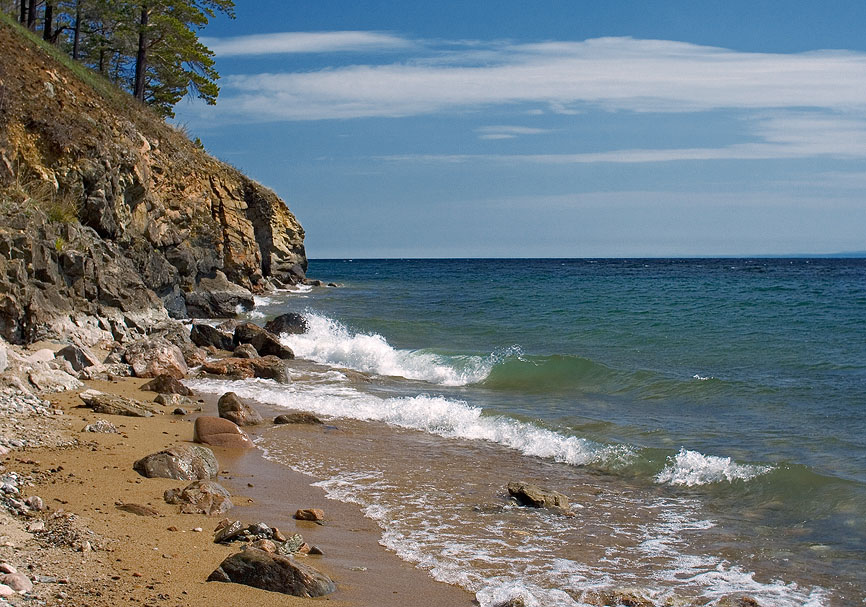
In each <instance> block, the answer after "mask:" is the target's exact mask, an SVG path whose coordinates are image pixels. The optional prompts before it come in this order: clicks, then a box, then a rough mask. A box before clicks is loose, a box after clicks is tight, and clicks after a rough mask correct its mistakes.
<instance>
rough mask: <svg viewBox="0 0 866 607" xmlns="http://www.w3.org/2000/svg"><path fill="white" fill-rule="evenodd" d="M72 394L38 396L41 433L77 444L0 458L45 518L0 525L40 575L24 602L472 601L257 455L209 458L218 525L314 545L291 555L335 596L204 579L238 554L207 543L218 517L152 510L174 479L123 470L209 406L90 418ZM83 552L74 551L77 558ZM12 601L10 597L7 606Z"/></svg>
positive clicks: (148, 395) (17, 554)
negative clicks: (95, 426) (147, 511)
mask: <svg viewBox="0 0 866 607" xmlns="http://www.w3.org/2000/svg"><path fill="white" fill-rule="evenodd" d="M145 381H146V380H141V379H134V378H128V379H122V380H117V381H114V382H100V381H92V382H87V386H86V388H94V389H97V390H101V391H104V392H113V393H116V394H120V395H123V396H129V397H132V398H137V399H139V400H142V401H146V402H147V401H151V400H152V399H153V397H154V396H155V394H154V393H152V392H142V391H140V390H139V389H138V387H139V386H140V385H141V384H143V383H144V382H145ZM77 394H78V391H74V392H72V391H70V392H64V393H58V394H53V395H48V396H46V398H48V399H49V400H50V401H51V402H52V403H53V404H54V406H55V407H56V408H58V409H60V410H62V411H63V415H58V416H55V418H53V419H51V420H49V421H50V423H51V424H53V425H56V426H58V427H59V428H61V429H62V432H65V433H67V436H68V437H69V438H75V439H77V440H78V444H77V445H75V446H70V447H51V448H41V449H32V450H31V449H28V450H19V451H13V452H11V453H10V454H8V455H6V456H4V457H3V458H2V459H3V463H4V465H5V468H6V471H7V472H8V471H17V472H18V473H19V474H21V475H22V476H25V477H30V479H29V482H30V483H32V486H28V487H26V489H25V490H24V491H22V495H23V496H24V497H26V496H30V495H38V496H39V497H41V498H42V499H43V500H44V502H45V504H46V506H47V507H48V510H47V511H46V512H43V513H40V514H39V515H38V516H37V517H36V518H34V519H33V520H32V521H25V524H33V523H37V526H38V524H40V523H41V524H44V525H45V526H46V531H43V532H39V531H36V532H35V533H27V532H22V531H21V530H20V525H18V524H12V522H11V521H10V520H9V518H8V517H7V516H6V515H4V517H5V518H3V519H0V522H3V523H4V524H3V528H2V529H3V532H2V537H0V560H6V561H8V562H10V563H13V564H15V565H16V566H17V567H18V568H19V570H20V571H22V572H24V573H26V574H27V575H28V576H29V577H31V578H36V579H37V580H39V579H43V580H44V582H43V583H37V584H36V588H35V590H34V594H35V595H36V596H37V597H38V598H40V599H42V600H45V601H46V604H48V605H76V606H88V605H89V606H93V607H101V606H108V605H141V604H143V605H165V606H172V605H177V606H181V605H183V606H198V605H202V606H204V605H207V606H209V607H210V606H212V605H215V604H227V605H241V604H255V605H268V606H271V605H273V606H279V605H312V604H313V603H319V602H322V601H328V604H332V605H346V606H349V605H354V606H359V605H376V606H389V605H394V606H398V605H437V606H449V605H455V606H468V605H472V604H473V603H474V599H473V596H472V595H471V594H470V593H467V592H465V591H463V590H461V589H459V588H456V587H453V586H449V585H446V584H442V583H439V582H436V581H435V580H433V579H432V578H430V577H429V576H428V575H427V574H426V573H425V572H423V571H421V570H418V569H416V568H414V567H413V566H411V565H409V564H407V563H405V562H403V561H401V560H400V559H399V558H397V556H396V555H394V554H393V553H390V552H388V551H386V550H385V549H384V548H382V547H381V546H380V545H379V544H378V540H379V536H380V530H379V529H378V527H376V525H375V523H373V522H372V521H370V520H369V519H366V518H364V517H363V516H362V515H361V513H360V512H359V511H358V509H357V507H356V506H353V505H350V504H343V503H341V502H336V501H331V500H328V499H326V498H325V497H324V494H323V492H322V491H321V490H320V489H318V488H316V487H311V486H310V483H311V482H314V481H315V479H312V478H310V477H307V476H305V475H302V474H299V473H296V472H293V471H291V470H289V469H287V468H285V467H283V466H281V465H278V464H275V463H273V462H269V461H268V460H266V459H264V458H263V457H262V454H261V453H260V452H259V451H258V450H249V451H242V452H238V451H229V450H224V449H223V450H221V449H214V452H215V453H216V455H217V458H218V460H219V462H220V469H221V474H220V479H219V482H220V483H222V484H223V485H224V486H225V487H226V488H227V489H228V490H229V491H230V492H231V493H232V499H233V501H234V503H235V508H234V509H232V510H230V511H229V512H228V513H227V514H226V515H225V516H227V517H228V518H232V519H239V520H241V521H243V522H245V523H254V522H259V521H262V522H265V523H268V524H269V525H271V526H276V527H279V528H280V529H281V530H282V531H283V532H284V533H286V535H290V534H292V533H301V534H302V535H303V536H304V539H305V540H306V541H307V542H308V543H310V544H313V545H316V546H318V547H319V548H321V549H322V551H323V552H324V556H308V557H299V559H303V562H305V563H306V564H309V565H312V566H313V567H315V568H317V569H319V570H320V571H322V572H324V573H326V574H328V575H329V576H331V578H332V579H333V580H334V581H335V582H336V584H337V592H335V593H333V594H331V595H328V596H326V597H321V598H318V599H301V598H296V597H291V596H287V595H283V594H279V593H273V592H266V591H263V590H258V589H255V588H251V587H248V586H242V585H238V584H227V583H220V582H206V581H205V580H206V579H207V577H208V575H209V574H210V573H211V572H212V571H213V570H214V569H215V568H216V567H217V566H218V565H219V563H220V562H221V561H222V560H223V559H224V558H225V557H227V556H228V555H230V554H233V553H235V552H237V551H239V550H240V545H239V544H235V545H233V546H224V545H219V544H214V543H213V530H214V527H215V526H216V524H217V522H218V521H219V519H220V518H222V517H208V516H205V515H190V514H180V513H179V508H180V507H179V506H175V505H169V504H167V503H165V501H164V500H163V498H162V495H163V492H164V491H165V490H166V489H169V488H174V487H182V486H185V485H186V484H187V483H186V482H184V481H175V480H171V479H147V478H143V477H141V476H139V475H138V474H137V473H136V472H135V471H133V469H132V464H133V462H134V461H135V460H137V459H139V458H141V457H143V456H145V455H147V454H150V453H154V452H156V451H160V450H162V449H164V448H166V447H168V446H171V445H173V444H177V443H179V442H188V441H191V440H192V426H193V424H192V420H193V419H194V417H195V416H196V415H201V414H210V415H215V411H216V405H215V402H214V400H213V398H206V399H205V401H204V403H203V409H204V410H203V412H202V413H194V414H192V415H190V416H187V417H178V416H174V415H171V408H167V407H163V408H162V409H163V411H164V413H165V414H164V415H158V416H155V417H153V418H129V417H119V416H107V415H98V414H95V413H93V412H92V411H90V410H89V409H85V408H82V407H81V406H80V405H81V400H80V399H79V398H78V396H77ZM97 419H108V420H109V421H111V422H112V423H114V424H115V425H116V426H117V427H118V429H119V430H120V431H121V434H95V433H81V432H80V431H81V429H82V428H83V427H84V426H85V425H86V424H87V423H91V422H94V421H96V420H97ZM46 423H49V422H46ZM52 430H56V428H53V429H52ZM284 431H285V432H297V433H298V439H299V440H305V436H309V434H305V433H304V430H303V429H301V428H298V429H293V428H286V429H285V430H284ZM118 503H134V504H142V505H146V506H149V507H151V508H153V509H155V510H156V511H157V512H158V513H159V514H158V515H157V516H138V515H135V514H131V513H128V512H125V511H122V510H119V509H118V508H117V507H116V504H118ZM313 507H315V508H322V509H324V510H325V513H326V517H327V523H326V524H325V525H323V526H320V525H317V524H315V523H309V522H302V521H295V520H294V519H293V518H292V514H293V513H294V512H295V510H296V509H298V508H313ZM70 514H71V515H72V516H70ZM7 523H8V524H7ZM196 528H200V529H202V531H195V529H196ZM85 542H87V543H88V544H89V547H90V548H91V549H90V550H88V545H87V544H85ZM82 548H83V549H84V550H85V551H83V552H82V551H78V550H81V549H82ZM40 576H47V577H42V578H40ZM22 600H23V599H22V598H13V599H12V601H13V602H16V603H21V602H22Z"/></svg>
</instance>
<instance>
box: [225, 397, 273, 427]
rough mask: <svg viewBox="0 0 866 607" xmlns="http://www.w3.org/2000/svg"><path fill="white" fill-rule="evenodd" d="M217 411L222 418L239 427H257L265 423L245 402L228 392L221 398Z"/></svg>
mask: <svg viewBox="0 0 866 607" xmlns="http://www.w3.org/2000/svg"><path fill="white" fill-rule="evenodd" d="M217 409H218V410H219V416H220V417H222V418H223V419H227V420H229V421H231V422H234V423H235V424H237V425H238V426H255V425H256V424H261V423H263V422H264V421H265V420H263V419H262V416H261V415H259V413H258V411H256V410H255V409H253V408H252V407H251V406H249V405H248V404H246V403H245V402H243V401H242V400H241V399H240V398H239V397H238V395H237V394H235V393H234V392H226V393H225V394H223V395H222V396H220V399H219V401H218V402H217Z"/></svg>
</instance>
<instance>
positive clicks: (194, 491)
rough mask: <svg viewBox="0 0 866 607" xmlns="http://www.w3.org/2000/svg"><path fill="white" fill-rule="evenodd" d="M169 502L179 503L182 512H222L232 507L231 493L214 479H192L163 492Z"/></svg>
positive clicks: (211, 514)
mask: <svg viewBox="0 0 866 607" xmlns="http://www.w3.org/2000/svg"><path fill="white" fill-rule="evenodd" d="M163 497H164V499H165V501H166V502H168V503H169V504H180V505H181V508H180V511H181V512H182V513H183V514H207V515H208V516H213V515H215V514H222V513H224V512H226V511H227V510H229V509H230V508H233V507H234V504H233V503H232V499H231V494H230V493H229V492H228V491H227V490H226V489H225V487H223V486H222V485H220V484H219V483H217V482H216V481H194V482H192V483H190V484H189V485H187V486H186V487H184V488H183V489H181V488H180V487H178V488H177V489H168V490H166V492H165V493H164V494H163Z"/></svg>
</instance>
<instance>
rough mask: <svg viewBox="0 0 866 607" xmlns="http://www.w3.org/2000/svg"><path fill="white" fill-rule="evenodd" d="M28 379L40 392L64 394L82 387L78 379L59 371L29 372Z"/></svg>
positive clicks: (39, 370) (42, 370)
mask: <svg viewBox="0 0 866 607" xmlns="http://www.w3.org/2000/svg"><path fill="white" fill-rule="evenodd" d="M28 378H29V379H30V383H31V384H33V385H34V386H36V389H37V390H39V391H40V392H65V391H66V390H77V389H79V388H81V387H82V386H84V384H83V383H81V382H80V381H79V380H78V378H76V377H73V376H72V375H70V374H69V373H67V372H65V371H61V370H59V369H37V370H34V371H31V372H30V373H29V374H28Z"/></svg>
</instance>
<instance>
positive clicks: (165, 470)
mask: <svg viewBox="0 0 866 607" xmlns="http://www.w3.org/2000/svg"><path fill="white" fill-rule="evenodd" d="M133 469H134V470H135V471H136V472H138V473H139V474H141V475H142V476H145V477H147V478H154V477H158V478H173V479H176V480H182V481H195V480H206V479H211V478H216V477H217V473H218V472H219V464H218V463H217V459H216V456H214V453H213V451H211V450H210V449H208V448H207V447H202V446H201V445H175V446H174V447H170V448H169V449H166V450H165V451H160V452H159V453H153V454H151V455H148V456H146V457H143V458H142V459H140V460H138V461H137V462H135V464H133Z"/></svg>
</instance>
